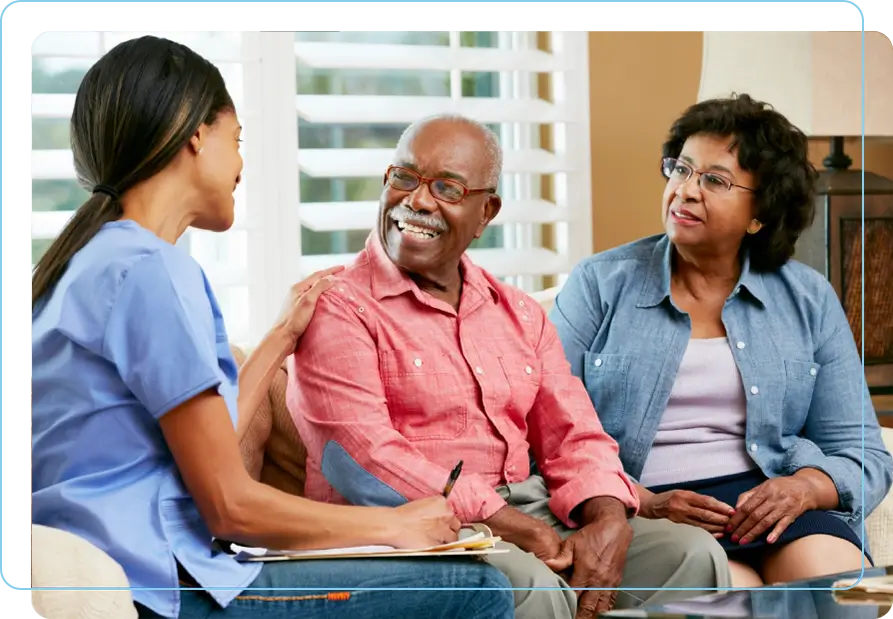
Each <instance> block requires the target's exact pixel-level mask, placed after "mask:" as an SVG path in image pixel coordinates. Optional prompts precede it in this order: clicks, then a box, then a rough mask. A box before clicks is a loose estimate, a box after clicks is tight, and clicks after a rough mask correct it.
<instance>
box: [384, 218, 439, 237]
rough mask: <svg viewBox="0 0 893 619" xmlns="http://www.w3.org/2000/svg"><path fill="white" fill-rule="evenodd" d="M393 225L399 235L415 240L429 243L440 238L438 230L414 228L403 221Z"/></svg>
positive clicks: (414, 226)
mask: <svg viewBox="0 0 893 619" xmlns="http://www.w3.org/2000/svg"><path fill="white" fill-rule="evenodd" d="M394 223H395V224H396V225H397V229H398V230H400V232H401V233H403V234H405V235H406V236H411V237H412V238H415V239H421V240H424V241H430V240H432V239H436V238H437V237H439V236H440V232H439V231H438V230H432V229H431V228H423V227H421V226H416V225H414V224H410V223H406V222H404V221H396V222H394Z"/></svg>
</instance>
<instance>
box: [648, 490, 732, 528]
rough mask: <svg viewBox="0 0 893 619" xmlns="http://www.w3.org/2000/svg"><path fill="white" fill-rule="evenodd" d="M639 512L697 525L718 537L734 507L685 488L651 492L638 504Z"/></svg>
mask: <svg viewBox="0 0 893 619" xmlns="http://www.w3.org/2000/svg"><path fill="white" fill-rule="evenodd" d="M639 513H640V514H641V515H642V516H643V517H645V518H666V519H667V520H670V521H672V522H678V523H680V524H689V525H692V526H695V527H700V528H702V529H704V530H706V531H709V532H710V533H713V535H714V537H717V538H719V537H722V535H723V532H724V531H725V530H726V525H728V524H729V520H730V518H731V517H732V515H733V514H734V513H735V510H734V508H732V506H731V505H726V504H725V503H723V502H722V501H719V500H717V499H714V498H713V497H709V496H706V495H703V494H698V493H696V492H691V491H689V490H670V491H669V492H662V493H660V494H655V495H653V496H652V497H651V498H649V499H648V501H647V502H646V503H645V504H644V505H642V506H641V508H640V510H639Z"/></svg>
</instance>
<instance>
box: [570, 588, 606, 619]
mask: <svg viewBox="0 0 893 619" xmlns="http://www.w3.org/2000/svg"><path fill="white" fill-rule="evenodd" d="M603 593H608V592H607V591H584V592H583V594H582V595H580V600H579V601H578V602H577V616H576V619H595V618H596V617H598V613H599V612H600V610H599V607H600V606H604V604H603V603H601V600H600V599H599V598H601V597H602V594H603ZM577 594H578V595H579V592H578V593H577Z"/></svg>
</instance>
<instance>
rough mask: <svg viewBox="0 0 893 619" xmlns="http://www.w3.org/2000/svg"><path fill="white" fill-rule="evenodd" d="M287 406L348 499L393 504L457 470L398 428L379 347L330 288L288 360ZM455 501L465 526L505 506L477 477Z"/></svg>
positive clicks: (435, 487)
mask: <svg viewBox="0 0 893 619" xmlns="http://www.w3.org/2000/svg"><path fill="white" fill-rule="evenodd" d="M287 403H288V408H289V411H290V413H291V416H292V419H293V420H294V422H295V425H296V427H297V428H298V431H299V433H300V435H301V437H302V438H303V439H304V441H305V442H306V444H307V448H308V451H309V453H310V455H311V457H313V458H314V459H316V460H317V461H318V462H321V468H322V473H323V475H324V476H325V478H326V481H327V482H328V483H329V484H330V485H331V486H332V487H333V488H334V489H335V490H336V491H337V492H338V493H339V494H340V495H341V496H342V497H344V498H345V499H346V500H347V501H349V502H351V503H354V504H360V505H387V506H394V505H399V504H401V503H403V502H406V501H411V500H416V499H421V498H424V497H429V496H434V495H438V494H441V493H442V492H443V489H444V485H445V484H446V481H447V478H448V477H449V474H450V470H449V469H448V468H444V467H442V466H440V465H438V464H435V463H433V462H431V461H430V460H428V459H426V458H425V456H424V455H423V454H422V453H420V452H419V450H417V449H416V448H414V447H413V445H412V444H411V443H410V442H409V441H408V440H407V439H406V438H405V437H404V436H403V435H401V434H400V433H399V432H398V431H397V430H396V429H395V427H394V425H393V423H392V421H391V415H390V411H389V410H388V404H387V401H386V398H385V391H384V385H383V382H382V378H381V373H380V371H379V357H378V350H377V345H376V342H375V340H374V338H373V336H372V334H371V333H370V331H369V329H368V328H367V327H366V325H365V324H364V323H363V322H362V320H360V318H358V317H357V315H356V313H355V312H354V310H352V309H351V308H350V307H348V306H347V305H346V304H345V303H344V302H343V301H342V300H341V299H339V298H338V297H337V296H335V295H334V294H332V293H331V291H330V292H327V293H325V294H323V296H322V297H321V298H320V300H319V302H318V304H317V308H316V311H315V313H314V316H313V320H312V321H311V323H310V325H309V327H308V328H307V330H306V331H305V333H304V335H303V336H302V338H301V341H300V345H299V347H298V350H297V351H296V352H295V354H294V355H293V356H292V358H291V359H290V360H289V379H288V390H287ZM311 498H312V497H311ZM449 502H450V506H451V507H452V509H453V511H454V512H455V513H456V516H457V517H458V518H459V519H460V520H461V521H462V522H464V523H473V522H480V521H482V520H485V519H487V518H489V517H490V516H492V515H493V514H494V513H496V511H498V510H499V509H500V508H502V507H504V506H505V501H504V500H503V499H502V498H501V497H500V496H499V494H498V493H497V492H496V491H495V490H494V489H493V488H492V487H491V486H490V485H489V484H488V483H487V482H486V481H485V480H484V479H483V478H482V477H481V476H480V475H476V474H473V473H470V472H466V473H463V474H462V475H461V476H460V478H459V480H458V482H457V483H456V485H455V487H454V488H453V491H452V493H451V494H450V498H449Z"/></svg>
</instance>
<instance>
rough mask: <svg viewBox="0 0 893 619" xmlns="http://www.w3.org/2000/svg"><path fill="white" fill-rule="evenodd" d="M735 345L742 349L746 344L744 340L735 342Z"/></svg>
mask: <svg viewBox="0 0 893 619" xmlns="http://www.w3.org/2000/svg"><path fill="white" fill-rule="evenodd" d="M735 346H737V347H738V350H743V349H744V347H745V346H747V344H745V343H744V342H738V343H737V344H735Z"/></svg>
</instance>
